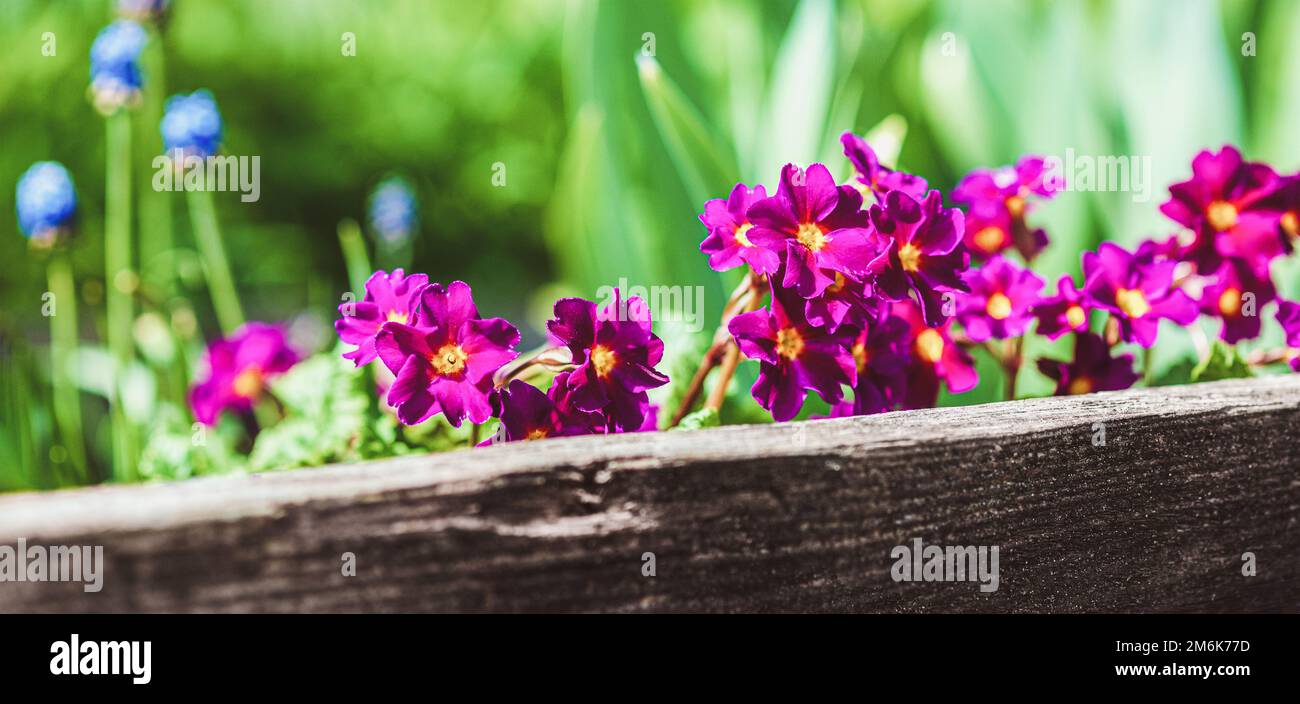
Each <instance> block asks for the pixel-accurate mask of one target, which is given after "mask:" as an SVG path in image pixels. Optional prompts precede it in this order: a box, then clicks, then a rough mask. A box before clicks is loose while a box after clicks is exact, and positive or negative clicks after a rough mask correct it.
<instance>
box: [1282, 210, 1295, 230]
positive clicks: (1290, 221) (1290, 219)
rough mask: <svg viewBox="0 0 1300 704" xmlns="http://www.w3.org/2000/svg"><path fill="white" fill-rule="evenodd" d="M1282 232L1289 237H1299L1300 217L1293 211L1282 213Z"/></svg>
mask: <svg viewBox="0 0 1300 704" xmlns="http://www.w3.org/2000/svg"><path fill="white" fill-rule="evenodd" d="M1281 225H1282V231H1283V232H1285V233H1287V234H1288V235H1290V236H1291V237H1300V216H1297V215H1296V212H1295V211H1294V210H1288V211H1287V212H1285V213H1282V222H1281Z"/></svg>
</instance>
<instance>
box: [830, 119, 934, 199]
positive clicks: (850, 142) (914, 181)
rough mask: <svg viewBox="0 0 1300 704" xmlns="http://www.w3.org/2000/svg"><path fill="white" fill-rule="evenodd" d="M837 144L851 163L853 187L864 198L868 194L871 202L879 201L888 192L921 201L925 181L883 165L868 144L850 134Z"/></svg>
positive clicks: (844, 135) (926, 188)
mask: <svg viewBox="0 0 1300 704" xmlns="http://www.w3.org/2000/svg"><path fill="white" fill-rule="evenodd" d="M840 144H842V145H844V156H846V157H848V159H849V163H851V164H853V171H854V174H853V187H854V188H856V189H858V192H859V193H861V194H862V197H863V198H864V199H865V198H866V197H867V195H868V194H870V195H871V196H872V198H873V199H874V200H879V199H880V198H882V197H884V195H885V194H886V193H888V192H890V191H902V192H904V193H906V194H907V195H909V196H911V197H913V198H918V199H919V198H924V197H925V192H926V191H927V190H929V188H928V186H927V185H926V183H925V179H923V178H921V177H920V176H913V175H912V174H908V173H904V172H902V171H894V170H893V169H888V168H885V167H884V166H882V165H881V163H880V159H879V158H877V157H876V151H875V150H874V149H872V148H871V145H869V144H867V141H866V140H865V139H863V138H861V137H859V136H857V135H855V134H853V133H852V132H845V133H844V134H842V135H840Z"/></svg>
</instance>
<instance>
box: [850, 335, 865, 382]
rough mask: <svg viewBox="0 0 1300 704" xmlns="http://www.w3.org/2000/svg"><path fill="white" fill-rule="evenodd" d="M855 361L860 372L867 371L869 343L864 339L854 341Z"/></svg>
mask: <svg viewBox="0 0 1300 704" xmlns="http://www.w3.org/2000/svg"><path fill="white" fill-rule="evenodd" d="M851 351H852V352H853V361H854V362H855V363H856V364H857V365H858V373H859V374H862V373H865V372H866V371H867V345H866V343H865V342H863V341H862V340H858V341H857V342H855V343H853V348H852V350H851Z"/></svg>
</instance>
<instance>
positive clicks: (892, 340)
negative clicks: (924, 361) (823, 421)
mask: <svg viewBox="0 0 1300 704" xmlns="http://www.w3.org/2000/svg"><path fill="white" fill-rule="evenodd" d="M910 333H911V330H910V328H909V326H908V324H907V322H906V321H904V320H903V319H902V318H896V317H894V316H892V315H888V313H886V314H885V315H884V316H883V317H880V318H876V319H873V320H871V321H870V322H869V323H867V326H866V327H864V328H863V329H862V332H860V333H858V336H857V338H856V339H855V340H854V341H853V345H852V346H851V347H850V348H849V352H850V353H851V354H852V355H853V362H854V364H855V365H856V367H857V370H858V379H857V382H856V383H855V384H854V385H853V400H852V401H842V402H840V403H838V404H836V405H835V406H833V407H832V408H831V416H832V417H838V416H855V415H869V414H872V413H883V412H885V411H892V410H894V408H895V407H897V406H898V404H899V403H901V402H902V401H903V399H904V398H905V397H906V395H907V373H906V372H907V360H908V348H909V346H910V343H911V339H910V337H909V334H910Z"/></svg>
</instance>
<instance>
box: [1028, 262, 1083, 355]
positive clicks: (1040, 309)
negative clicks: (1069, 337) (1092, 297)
mask: <svg viewBox="0 0 1300 704" xmlns="http://www.w3.org/2000/svg"><path fill="white" fill-rule="evenodd" d="M1089 312H1091V309H1090V308H1088V305H1087V303H1085V302H1084V300H1083V294H1082V293H1081V292H1080V291H1079V289H1077V288H1075V286H1074V279H1072V278H1070V275H1069V274H1065V275H1062V276H1061V279H1060V280H1059V281H1057V282H1056V295H1055V296H1053V297H1051V298H1044V299H1043V300H1041V301H1039V302H1038V304H1037V305H1035V306H1034V316H1035V317H1037V318H1038V330H1037V332H1038V334H1039V335H1045V336H1046V337H1047V339H1049V340H1055V339H1056V338H1058V337H1060V336H1062V335H1064V334H1065V333H1067V332H1082V331H1084V330H1087V329H1088V313H1089Z"/></svg>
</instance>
